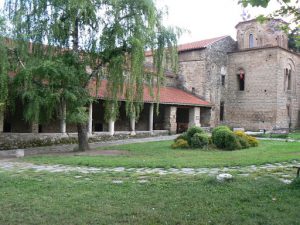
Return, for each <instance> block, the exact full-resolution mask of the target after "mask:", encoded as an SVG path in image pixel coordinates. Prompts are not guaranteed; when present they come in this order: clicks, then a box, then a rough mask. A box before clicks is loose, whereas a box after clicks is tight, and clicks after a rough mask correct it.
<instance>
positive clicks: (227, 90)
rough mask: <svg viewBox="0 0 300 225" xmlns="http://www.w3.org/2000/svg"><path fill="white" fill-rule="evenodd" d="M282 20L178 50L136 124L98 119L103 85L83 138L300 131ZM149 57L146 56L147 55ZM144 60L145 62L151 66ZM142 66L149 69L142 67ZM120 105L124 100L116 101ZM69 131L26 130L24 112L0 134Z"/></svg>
mask: <svg viewBox="0 0 300 225" xmlns="http://www.w3.org/2000/svg"><path fill="white" fill-rule="evenodd" d="M282 23H283V22H282V21H281V20H270V21H267V22H266V23H264V24H260V23H258V22H257V21H256V20H250V21H244V22H240V23H239V24H237V25H236V29H237V41H234V40H233V39H232V38H231V37H230V36H223V37H218V38H212V39H208V40H202V41H198V42H193V43H188V44H183V45H180V46H179V47H178V55H179V73H178V74H173V73H172V72H170V71H165V77H166V79H165V82H166V83H165V87H162V89H161V94H160V108H159V114H158V115H156V114H155V113H154V112H155V111H156V110H155V109H154V108H155V106H154V103H155V102H156V101H155V99H153V98H152V97H151V96H150V95H149V90H147V88H145V90H144V103H145V105H144V110H143V112H142V114H141V116H140V119H139V121H134V120H133V121H132V120H129V119H128V118H126V116H125V106H124V104H123V103H122V104H121V107H120V117H119V119H118V120H117V121H109V123H107V122H105V121H104V113H103V112H104V110H103V102H104V100H105V97H106V96H105V88H106V86H105V81H103V82H102V84H101V88H99V92H98V93H95V94H94V97H95V99H97V101H95V102H94V103H93V104H91V105H90V107H89V133H90V134H95V133H97V132H100V133H101V132H108V133H109V134H111V135H113V134H115V132H118V131H127V132H130V133H131V134H135V133H136V132H138V131H147V132H150V133H153V132H155V131H161V130H167V131H169V132H170V133H179V132H182V131H184V130H186V129H187V128H188V127H189V126H192V125H198V126H199V125H201V126H202V127H214V126H216V125H219V124H227V125H229V126H232V127H239V128H245V130H260V129H266V130H272V129H276V128H292V129H294V128H297V127H299V125H300V118H299V116H300V55H299V54H297V53H295V52H292V51H290V50H289V49H288V37H287V35H286V34H285V33H284V32H283V31H282V30H281V29H280V28H279V27H280V25H281V24H282ZM148 55H149V53H148ZM149 59H150V57H149V58H148V57H147V64H149V63H151V61H150V60H149ZM146 66H147V65H146ZM120 101H121V102H122V101H124V99H120ZM75 131H76V129H75V126H72V125H67V124H66V123H65V121H63V120H61V121H59V119H57V121H53V122H51V123H48V124H28V123H26V122H25V121H24V120H23V119H22V110H21V109H20V110H17V111H16V112H10V110H7V111H6V112H5V113H4V114H2V115H0V133H1V132H4V133H31V132H33V133H64V134H65V133H71V132H75Z"/></svg>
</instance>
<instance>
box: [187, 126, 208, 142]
mask: <svg viewBox="0 0 300 225" xmlns="http://www.w3.org/2000/svg"><path fill="white" fill-rule="evenodd" d="M202 133H204V130H203V129H202V128H201V127H196V126H193V127H190V128H189V129H188V130H187V132H186V134H187V142H188V144H189V145H191V139H192V137H193V136H194V134H202Z"/></svg>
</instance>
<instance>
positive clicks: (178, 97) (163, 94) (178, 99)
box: [90, 80, 211, 107]
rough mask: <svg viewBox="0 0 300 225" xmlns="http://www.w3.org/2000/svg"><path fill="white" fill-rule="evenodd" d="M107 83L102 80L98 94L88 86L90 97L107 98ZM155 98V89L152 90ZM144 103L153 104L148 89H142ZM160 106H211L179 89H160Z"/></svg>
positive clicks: (91, 86) (152, 98) (93, 84)
mask: <svg viewBox="0 0 300 225" xmlns="http://www.w3.org/2000/svg"><path fill="white" fill-rule="evenodd" d="M106 87H107V81H106V80H103V81H102V82H101V85H99V88H98V93H97V95H96V93H95V82H94V83H92V84H91V85H90V90H91V95H92V96H93V97H97V98H98V99H105V98H106V97H107V91H106ZM153 92H154V95H155V96H156V92H157V88H154V89H153ZM119 100H120V101H124V100H125V97H124V95H123V96H121V97H120V98H119ZM144 102H147V103H155V102H156V99H155V97H152V96H151V95H150V89H149V87H147V86H145V87H144ZM159 102H160V104H172V105H188V106H207V107H209V106H211V104H210V103H209V102H206V101H204V100H202V99H200V98H198V97H196V96H194V95H192V94H189V93H187V92H185V91H183V90H181V89H178V88H174V87H160V98H159Z"/></svg>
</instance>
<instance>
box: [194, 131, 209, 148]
mask: <svg viewBox="0 0 300 225" xmlns="http://www.w3.org/2000/svg"><path fill="white" fill-rule="evenodd" d="M208 144H209V137H208V135H207V134H204V133H195V134H194V135H193V137H192V138H191V147H192V148H203V147H205V146H207V145H208Z"/></svg>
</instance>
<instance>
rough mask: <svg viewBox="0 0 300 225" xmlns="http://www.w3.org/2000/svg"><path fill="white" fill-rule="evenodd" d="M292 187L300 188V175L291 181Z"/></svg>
mask: <svg viewBox="0 0 300 225" xmlns="http://www.w3.org/2000/svg"><path fill="white" fill-rule="evenodd" d="M291 188H293V189H298V190H300V177H297V178H295V179H294V180H293V182H292V183H291Z"/></svg>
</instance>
